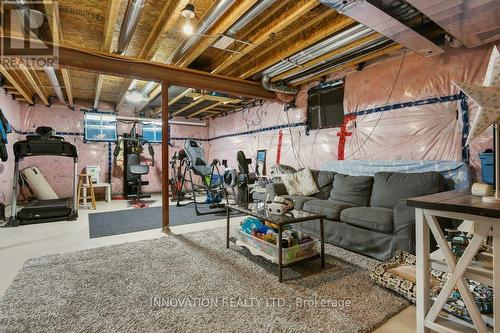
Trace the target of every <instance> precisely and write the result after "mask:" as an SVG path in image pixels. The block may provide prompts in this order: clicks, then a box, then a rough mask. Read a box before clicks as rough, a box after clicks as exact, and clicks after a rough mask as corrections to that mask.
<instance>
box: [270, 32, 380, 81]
mask: <svg viewBox="0 0 500 333" xmlns="http://www.w3.org/2000/svg"><path fill="white" fill-rule="evenodd" d="M371 33H373V30H372V29H370V28H367V27H365V26H364V25H362V24H357V25H355V26H354V27H352V28H349V29H347V30H344V31H342V32H340V33H338V34H335V35H333V36H331V37H330V38H327V39H325V40H323V41H322V42H319V43H316V44H314V45H312V46H310V47H308V48H307V49H305V50H302V51H300V52H298V53H296V54H294V55H292V56H291V57H289V58H287V59H284V60H282V61H280V62H279V63H277V64H276V65H273V66H271V67H269V68H268V69H266V70H265V71H264V72H263V74H264V75H269V76H271V77H274V76H276V75H278V74H281V73H283V72H286V71H287V70H290V69H292V68H295V67H298V66H300V65H302V64H304V63H306V62H308V61H309V60H312V59H314V58H317V57H320V56H322V55H324V54H326V53H328V52H330V51H332V50H334V49H337V48H339V47H342V46H344V45H347V44H348V43H351V42H353V41H355V40H357V39H359V38H363V37H365V36H368V35H369V34H371Z"/></svg>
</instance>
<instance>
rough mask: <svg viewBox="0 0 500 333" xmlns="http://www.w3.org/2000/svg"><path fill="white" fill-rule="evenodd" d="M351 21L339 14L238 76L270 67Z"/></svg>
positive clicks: (242, 76) (342, 27)
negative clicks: (330, 21) (326, 23)
mask: <svg viewBox="0 0 500 333" xmlns="http://www.w3.org/2000/svg"><path fill="white" fill-rule="evenodd" d="M353 23H354V21H353V20H352V19H350V18H348V17H345V16H341V15H339V16H337V18H336V19H335V21H334V22H332V23H331V24H328V25H326V26H324V27H322V28H321V29H319V30H318V31H316V32H315V33H314V34H312V35H310V36H308V37H307V38H305V39H301V40H299V41H298V42H296V43H295V44H293V45H291V46H290V47H288V48H286V49H285V50H283V51H282V52H279V53H277V54H274V55H272V56H271V55H270V56H269V57H268V58H267V59H266V61H264V62H261V63H259V64H257V65H256V66H253V67H252V68H251V69H249V70H248V71H246V72H245V73H242V74H241V75H239V76H238V77H239V78H242V79H246V78H248V77H250V76H252V75H254V74H257V73H259V72H261V71H263V70H264V69H266V68H268V67H271V66H272V65H274V64H276V63H278V62H280V61H281V60H283V59H286V58H287V57H290V56H292V55H294V54H295V53H298V52H300V51H302V50H304V49H305V48H307V47H309V46H311V45H313V44H315V43H317V42H319V41H321V40H322V39H324V38H326V37H328V36H330V35H333V34H335V33H337V32H339V31H340V30H342V29H344V28H346V27H348V26H349V25H351V24H353Z"/></svg>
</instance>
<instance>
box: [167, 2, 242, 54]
mask: <svg viewBox="0 0 500 333" xmlns="http://www.w3.org/2000/svg"><path fill="white" fill-rule="evenodd" d="M234 2H235V0H220V1H219V3H218V4H217V6H215V8H214V9H213V10H212V11H211V12H210V14H208V16H207V17H206V18H205V20H204V21H203V22H202V23H201V25H200V27H199V28H198V31H196V32H195V34H194V35H193V36H192V37H191V38H190V39H189V40H188V41H187V42H186V44H185V45H184V46H183V47H182V49H181V52H180V54H181V55H183V54H184V53H186V52H187V51H188V50H189V49H190V48H191V47H193V45H194V44H196V42H197V41H198V40H199V39H200V38H201V37H202V35H203V34H205V33H206V32H207V31H208V29H210V27H211V26H212V25H213V24H214V23H215V22H216V21H217V20H218V19H219V18H220V17H221V16H222V15H223V14H224V13H225V12H226V11H227V10H228V9H229V7H231V6H232V5H233V3H234ZM171 58H172V59H173V58H174V57H171Z"/></svg>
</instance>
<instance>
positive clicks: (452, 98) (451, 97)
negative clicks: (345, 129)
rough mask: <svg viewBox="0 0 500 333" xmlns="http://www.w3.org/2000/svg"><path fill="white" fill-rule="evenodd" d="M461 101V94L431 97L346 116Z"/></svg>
mask: <svg viewBox="0 0 500 333" xmlns="http://www.w3.org/2000/svg"><path fill="white" fill-rule="evenodd" d="M461 99H462V95H461V94H456V95H449V96H441V97H432V98H426V99H420V100H417V101H412V102H403V103H395V104H388V105H384V106H379V107H376V108H373V109H367V110H362V111H356V112H351V113H348V114H347V115H355V116H362V115H366V114H370V113H377V112H384V111H392V110H398V109H402V108H408V107H412V106H420V105H429V104H436V103H446V102H452V101H458V100H461Z"/></svg>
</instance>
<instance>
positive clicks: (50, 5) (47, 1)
mask: <svg viewBox="0 0 500 333" xmlns="http://www.w3.org/2000/svg"><path fill="white" fill-rule="evenodd" d="M43 5H44V9H45V13H46V14H47V15H48V17H49V20H48V21H49V28H50V32H51V36H52V41H53V42H54V43H56V44H58V43H60V44H63V43H64V36H63V33H62V28H61V19H60V16H59V1H52V0H43ZM49 13H53V17H52V19H50V17H51V16H50V14H49ZM61 74H62V77H63V81H64V87H65V88H66V89H65V90H66V95H67V96H68V104H69V106H70V107H71V108H72V107H74V102H73V90H72V89H71V75H70V73H69V70H68V69H66V68H62V69H61Z"/></svg>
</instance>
